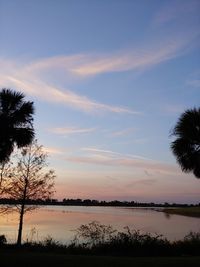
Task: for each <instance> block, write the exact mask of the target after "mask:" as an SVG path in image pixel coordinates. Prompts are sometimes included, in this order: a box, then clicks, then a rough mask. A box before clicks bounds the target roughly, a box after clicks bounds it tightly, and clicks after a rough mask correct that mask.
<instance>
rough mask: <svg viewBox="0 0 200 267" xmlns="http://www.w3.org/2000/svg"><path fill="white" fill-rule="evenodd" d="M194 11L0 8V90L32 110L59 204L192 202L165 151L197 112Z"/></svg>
mask: <svg viewBox="0 0 200 267" xmlns="http://www.w3.org/2000/svg"><path fill="white" fill-rule="evenodd" d="M199 12H200V2H199V1H195V0H190V1H188V0H187V1H184V0H181V1H176V0H173V1H170V0H168V1H164V0H163V1H156V0H152V1H147V0H146V1H145V0H143V1H137V0H135V1H129V0H123V1H122V0H115V1H114V0H109V1H100V0H98V1H97V0H93V1H91V0H90V1H89V0H82V1H81V0H79V1H78V0H75V1H70V0H68V1H67V0H66V1H64V0H63V1H62V0H60V1H51V0H48V1H47V0H46V1H45V0H42V1H39V0H35V1H23V0H15V1H11V0H9V1H4V0H0V40H1V42H0V63H1V72H0V86H1V87H2V88H3V87H8V88H12V89H15V90H20V91H23V92H24V93H25V94H26V97H27V99H30V100H33V101H34V103H35V106H36V115H35V128H36V132H37V138H38V141H39V142H40V143H41V144H43V145H44V147H45V149H46V151H48V152H49V155H50V158H49V162H50V167H51V168H54V169H55V170H56V173H57V181H56V187H57V193H56V197H58V198H61V199H62V198H64V197H66V198H68V197H72V198H76V197H81V198H95V199H120V200H137V201H155V202H160V201H161V202H164V201H171V202H172V201H176V202H194V203H196V202H199V192H200V182H199V180H197V179H196V178H194V177H193V175H190V174H183V173H182V172H181V170H180V168H179V167H178V166H177V164H176V161H175V158H174V156H173V155H172V153H171V151H170V148H169V146H170V142H171V141H172V138H171V137H170V131H171V129H172V128H173V126H174V125H175V123H176V121H177V119H178V117H179V116H180V114H181V113H182V112H183V111H184V110H185V109H187V108H192V107H194V106H199V100H200V91H199V90H200V80H199V75H200V66H199V62H200V55H199V40H200V38H199V28H200V27H199V26H200V19H199Z"/></svg>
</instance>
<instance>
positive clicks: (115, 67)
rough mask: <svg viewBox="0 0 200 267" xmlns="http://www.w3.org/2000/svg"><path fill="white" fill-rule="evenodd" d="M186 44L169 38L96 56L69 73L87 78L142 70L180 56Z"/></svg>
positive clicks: (181, 39) (186, 42)
mask: <svg viewBox="0 0 200 267" xmlns="http://www.w3.org/2000/svg"><path fill="white" fill-rule="evenodd" d="M188 37H189V36H188ZM189 39H190V38H189ZM188 43H189V40H187V39H186V38H181V37H180V38H179V39H176V38H174V39H173V37H171V40H168V41H166V42H160V43H159V42H157V43H154V44H149V45H148V46H144V47H140V48H135V49H134V48H133V49H129V50H126V51H121V52H118V53H114V54H111V55H102V56H99V55H97V56H93V57H92V58H91V59H88V62H84V63H81V64H79V65H78V66H75V67H74V68H73V69H71V72H72V73H74V74H76V75H79V76H82V77H88V76H93V75H97V74H101V73H106V72H122V71H130V70H143V69H145V68H149V67H152V66H155V65H157V64H160V63H162V62H165V61H167V60H170V59H172V58H175V57H177V56H180V55H181V54H182V53H183V50H184V48H185V47H186V46H187V44H188Z"/></svg>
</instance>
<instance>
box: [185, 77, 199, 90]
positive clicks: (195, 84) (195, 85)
mask: <svg viewBox="0 0 200 267" xmlns="http://www.w3.org/2000/svg"><path fill="white" fill-rule="evenodd" d="M187 85H189V86H192V87H195V88H200V79H194V80H190V81H187Z"/></svg>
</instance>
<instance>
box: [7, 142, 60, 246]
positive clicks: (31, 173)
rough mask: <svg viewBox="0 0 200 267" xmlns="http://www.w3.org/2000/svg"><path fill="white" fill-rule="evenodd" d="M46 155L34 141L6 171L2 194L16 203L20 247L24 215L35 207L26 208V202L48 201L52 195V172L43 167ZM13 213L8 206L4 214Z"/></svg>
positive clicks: (22, 150)
mask: <svg viewBox="0 0 200 267" xmlns="http://www.w3.org/2000/svg"><path fill="white" fill-rule="evenodd" d="M46 157H47V155H46V154H45V153H44V152H43V151H42V146H39V145H38V144H37V141H34V142H33V143H32V144H31V145H29V146H27V147H26V148H23V149H21V150H20V151H19V153H18V154H17V155H16V157H15V158H16V160H17V161H16V164H14V163H13V166H11V167H10V168H8V169H7V173H4V175H5V176H6V179H5V181H6V185H5V190H4V194H5V195H6V196H9V197H12V198H14V199H16V200H17V201H18V203H17V204H16V210H17V211H18V212H19V214H20V218H19V230H18V238H17V244H18V245H21V238H22V228H23V218H24V214H25V213H26V212H28V211H31V210H33V209H35V208H36V207H37V206H34V207H33V206H26V200H29V199H30V200H36V199H42V200H45V199H48V198H50V197H51V196H52V195H53V193H54V178H55V175H54V171H52V170H49V171H47V170H46V169H45V167H46V166H47V163H46ZM9 211H11V212H13V209H12V208H11V207H10V206H8V207H4V212H9Z"/></svg>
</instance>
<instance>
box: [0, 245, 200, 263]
mask: <svg viewBox="0 0 200 267" xmlns="http://www.w3.org/2000/svg"><path fill="white" fill-rule="evenodd" d="M199 262H200V257H174V258H173V257H162V258H161V257H156V258H154V257H146V258H145V257H144V258H141V257H136V258H128V257H108V256H81V255H63V254H56V253H41V252H28V251H23V250H15V251H12V250H5V249H4V250H0V266H1V267H12V266H20V267H25V266H26V267H33V266H34V267H35V266H37V267H46V266H48V267H55V266H56V267H61V266H62V267H64V266H66V267H81V266H87V267H94V266H95V267H131V266H136V267H149V265H151V266H154V267H161V266H162V267H165V266H166V267H167V266H170V267H173V266H174V267H184V266H190V267H193V266H194V267H196V266H199Z"/></svg>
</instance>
